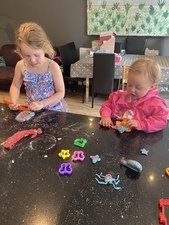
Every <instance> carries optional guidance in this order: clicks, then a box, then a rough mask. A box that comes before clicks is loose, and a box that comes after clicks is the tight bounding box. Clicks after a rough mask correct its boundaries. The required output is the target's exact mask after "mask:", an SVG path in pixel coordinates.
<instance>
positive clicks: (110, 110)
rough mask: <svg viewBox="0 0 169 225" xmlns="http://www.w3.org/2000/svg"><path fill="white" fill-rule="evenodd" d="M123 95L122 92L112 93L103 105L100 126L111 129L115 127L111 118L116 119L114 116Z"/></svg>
mask: <svg viewBox="0 0 169 225" xmlns="http://www.w3.org/2000/svg"><path fill="white" fill-rule="evenodd" d="M121 94H122V92H120V91H116V92H112V93H111V94H110V95H109V98H108V100H106V101H105V102H104V103H103V104H102V106H101V108H100V115H101V120H100V122H99V124H100V125H102V126H105V127H111V126H112V125H113V122H112V120H111V118H112V117H115V115H114V112H115V108H116V107H117V102H118V100H119V98H120V97H121Z"/></svg>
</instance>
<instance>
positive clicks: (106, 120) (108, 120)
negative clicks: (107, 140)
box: [99, 117, 113, 127]
mask: <svg viewBox="0 0 169 225" xmlns="http://www.w3.org/2000/svg"><path fill="white" fill-rule="evenodd" d="M99 124H100V125H101V126H104V127H111V126H112V125H113V122H112V120H111V118H110V117H102V118H101V120H100V121H99Z"/></svg>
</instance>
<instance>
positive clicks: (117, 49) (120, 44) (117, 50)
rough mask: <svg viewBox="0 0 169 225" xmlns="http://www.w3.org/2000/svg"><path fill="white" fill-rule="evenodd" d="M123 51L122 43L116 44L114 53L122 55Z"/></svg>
mask: <svg viewBox="0 0 169 225" xmlns="http://www.w3.org/2000/svg"><path fill="white" fill-rule="evenodd" d="M121 50H122V43H121V42H115V46H114V52H115V53H121Z"/></svg>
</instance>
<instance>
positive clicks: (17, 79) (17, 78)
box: [9, 60, 23, 110]
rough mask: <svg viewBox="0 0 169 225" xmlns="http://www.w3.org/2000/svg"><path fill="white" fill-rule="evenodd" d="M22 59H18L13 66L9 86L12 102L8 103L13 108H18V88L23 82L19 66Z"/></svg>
mask: <svg viewBox="0 0 169 225" xmlns="http://www.w3.org/2000/svg"><path fill="white" fill-rule="evenodd" d="M22 63H23V61H22V60H20V61H19V62H18V63H17V64H16V67H15V72H14V78H13V81H12V84H11V86H10V91H9V94H10V97H11V102H12V104H10V105H9V107H10V108H11V109H13V110H16V109H18V106H19V96H20V89H21V85H22V83H23V76H22V72H21V67H22Z"/></svg>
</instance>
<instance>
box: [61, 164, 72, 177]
mask: <svg viewBox="0 0 169 225" xmlns="http://www.w3.org/2000/svg"><path fill="white" fill-rule="evenodd" d="M72 171H73V169H72V165H71V163H62V164H61V165H60V168H59V170H58V172H59V174H60V175H71V174H72Z"/></svg>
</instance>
